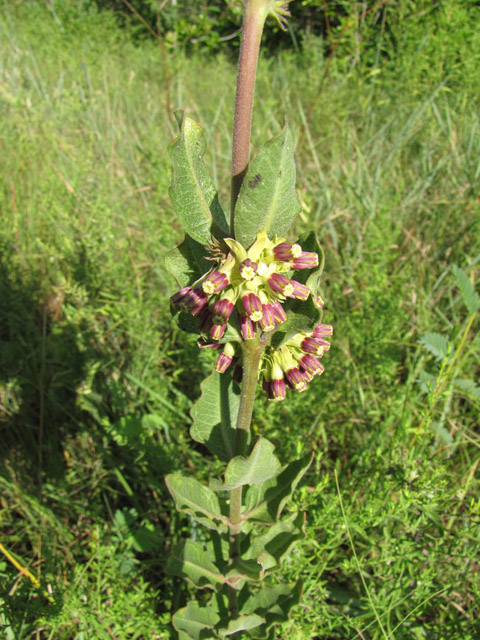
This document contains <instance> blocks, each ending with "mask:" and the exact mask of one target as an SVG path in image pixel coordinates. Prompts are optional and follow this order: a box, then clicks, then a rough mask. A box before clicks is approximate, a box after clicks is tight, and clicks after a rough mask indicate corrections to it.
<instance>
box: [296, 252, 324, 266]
mask: <svg viewBox="0 0 480 640" xmlns="http://www.w3.org/2000/svg"><path fill="white" fill-rule="evenodd" d="M292 267H293V268H294V269H313V267H318V255H317V254H316V253H315V252H314V251H302V254H301V256H300V257H299V258H295V259H294V260H293V261H292Z"/></svg>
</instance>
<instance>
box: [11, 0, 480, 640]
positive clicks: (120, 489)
mask: <svg viewBox="0 0 480 640" xmlns="http://www.w3.org/2000/svg"><path fill="white" fill-rule="evenodd" d="M407 4H408V3H406V4H405V6H406V5H407ZM457 5H460V3H455V2H447V3H445V12H444V14H442V16H443V17H442V19H441V20H440V19H437V18H435V20H436V21H434V20H433V18H432V22H431V24H430V26H431V29H430V31H428V30H427V31H426V32H421V31H420V29H418V28H413V27H412V30H411V31H410V32H409V34H408V36H407V34H406V33H405V32H404V31H402V30H401V29H400V27H399V31H398V32H397V35H398V34H401V38H400V39H398V38H397V39H396V40H395V39H394V40H395V43H394V44H395V46H394V44H391V43H390V44H389V41H388V38H387V34H386V33H383V39H380V40H379V41H378V42H377V43H376V48H375V47H374V46H368V47H366V49H365V53H364V54H362V55H360V57H355V56H353V55H352V49H350V48H349V44H348V42H349V41H346V42H345V45H344V48H343V49H339V55H338V57H337V58H334V59H333V61H332V63H331V64H330V66H329V67H328V68H327V66H326V65H327V64H328V63H327V58H326V57H325V54H324V45H323V43H322V42H321V41H320V40H318V39H314V38H310V39H309V38H306V39H305V41H304V42H303V45H302V47H303V49H302V51H303V53H302V54H291V53H283V54H282V55H281V56H278V57H275V58H268V57H267V56H266V57H264V59H263V60H262V62H261V65H260V69H259V77H258V98H257V101H256V106H255V117H254V132H253V145H254V147H255V148H258V147H259V146H260V145H261V144H262V143H263V142H264V141H265V140H266V139H267V138H268V137H270V136H271V135H273V134H275V133H277V132H278V131H279V130H280V129H281V127H282V126H283V123H284V120H285V118H287V119H288V121H289V123H290V126H291V127H292V130H293V131H294V135H295V140H296V155H297V161H298V191H299V195H300V198H301V201H302V205H303V212H302V215H301V217H300V221H299V223H298V225H297V229H296V232H301V231H302V230H303V229H307V228H311V227H315V228H316V229H318V231H319V234H320V237H321V240H322V243H323V246H324V249H325V252H326V270H325V278H324V297H325V299H326V301H327V312H326V321H327V322H331V323H332V324H334V326H335V339H334V340H333V346H332V349H331V351H330V353H329V354H328V360H329V362H328V367H327V368H326V369H327V370H326V373H325V374H324V376H323V377H322V379H321V380H320V381H319V382H317V383H315V384H314V385H311V389H309V391H308V395H307V394H304V395H301V394H299V395H296V396H294V395H292V394H290V397H289V398H288V400H287V401H285V403H282V404H281V405H274V406H272V405H271V404H267V403H266V401H264V400H263V398H262V397H259V399H258V402H259V405H258V410H257V412H256V415H255V418H254V429H255V430H256V431H258V432H268V437H269V438H271V439H273V440H274V441H275V442H276V444H277V451H278V455H279V456H280V458H282V452H284V453H285V455H286V454H287V452H290V451H291V449H292V448H294V449H296V450H297V451H298V452H299V453H300V452H301V451H303V450H310V449H312V448H313V450H314V451H315V452H316V463H315V466H314V469H313V470H312V471H311V472H310V475H309V476H308V478H307V482H306V484H305V486H304V487H303V488H302V489H301V491H300V493H299V497H298V508H299V509H300V508H301V509H306V510H307V512H308V520H307V532H308V537H307V539H306V540H305V542H304V543H303V544H301V545H300V546H299V547H298V548H297V550H296V551H295V552H294V553H293V554H292V555H291V557H290V558H289V562H288V563H287V564H286V567H285V569H284V573H285V575H284V576H283V578H285V579H289V578H292V579H294V578H295V579H298V578H301V579H302V580H303V582H304V585H305V591H304V597H303V600H302V605H301V607H299V608H298V610H297V611H296V613H295V615H294V618H293V619H292V621H291V623H289V624H288V625H286V627H285V628H284V629H282V630H280V631H279V632H278V634H279V635H278V638H284V637H289V638H293V639H295V640H297V639H298V640H300V639H303V638H322V640H324V639H326V638H335V639H340V638H342V639H343V638H345V639H348V640H351V639H352V638H355V637H357V638H369V639H370V638H371V639H372V640H373V639H376V638H395V639H396V640H401V639H403V638H431V639H435V640H442V639H449V640H453V639H456V640H458V639H459V638H461V639H462V640H474V639H475V638H477V637H478V634H479V633H480V629H479V627H478V617H479V613H480V612H479V611H478V602H479V601H480V580H479V575H480V574H479V571H478V562H477V559H476V555H477V546H478V540H479V539H480V526H479V522H480V516H479V487H478V473H477V469H478V464H479V461H480V454H479V449H480V436H479V433H478V410H479V397H478V387H475V384H474V381H475V379H476V378H478V371H479V340H478V321H477V319H475V320H474V322H473V324H472V325H471V330H470V331H469V334H468V339H467V341H466V343H465V344H464V346H463V347H462V351H461V353H460V354H459V357H458V359H457V361H456V367H457V368H456V372H455V375H456V376H457V377H460V378H463V379H470V380H471V381H473V387H472V386H471V387H470V391H469V390H468V389H467V388H466V387H465V388H464V389H463V390H462V389H460V388H459V387H455V386H454V384H453V382H449V384H448V385H447V386H446V389H445V391H444V392H443V393H442V397H441V398H437V399H435V402H434V403H432V401H431V394H432V388H431V387H429V386H428V385H427V386H425V384H423V386H422V384H420V383H421V381H422V379H423V380H425V379H426V378H425V376H424V374H425V375H426V374H428V375H431V376H432V377H433V379H435V378H436V377H438V376H439V375H440V374H441V366H442V363H441V361H439V360H438V359H436V358H435V357H434V355H432V353H431V352H430V351H429V350H428V349H427V348H425V346H424V344H421V343H419V339H420V338H421V337H422V336H424V335H425V334H426V333H427V332H437V333H440V334H443V335H446V336H448V338H449V340H450V343H451V349H452V350H453V351H455V350H456V349H458V348H459V346H460V337H461V332H462V330H463V329H465V327H466V326H467V322H468V311H467V309H466V307H465V304H464V302H463V299H462V296H461V295H460V293H459V289H458V286H457V285H458V283H457V282H456V280H455V278H454V277H453V274H452V271H451V266H452V265H453V264H456V265H458V266H459V267H461V268H462V269H464V270H465V272H466V273H467V274H468V276H469V277H470V279H471V280H472V281H474V280H475V277H476V274H477V273H478V264H479V260H480V242H479V238H480V235H479V221H480V200H479V194H478V184H479V176H480V135H479V132H480V121H479V114H478V110H477V109H476V108H475V104H476V103H475V100H478V86H477V85H476V83H475V82H473V67H472V65H473V62H472V61H475V60H478V58H479V56H480V45H479V42H478V34H477V35H475V34H476V32H475V29H474V28H473V27H472V28H471V29H470V30H469V29H468V28H467V27H468V25H467V26H465V23H464V22H461V18H462V15H464V14H465V15H467V13H468V11H469V10H470V9H469V8H468V7H469V5H468V3H464V4H462V6H461V7H460V6H457ZM402 6H403V5H402ZM462 12H463V13H462ZM466 12H467V13H466ZM409 24H410V25H414V24H415V23H414V21H411V22H409ZM460 24H462V25H463V26H462V30H461V32H460V33H459V34H458V35H457V34H456V32H455V30H453V31H452V29H453V27H455V25H457V26H456V27H455V29H457V30H458V29H459V25H460ZM355 33H357V35H358V37H357V42H358V41H359V40H358V39H360V40H361V38H362V37H365V34H364V32H362V30H361V26H355ZM429 33H430V34H434V36H429V35H428V34H429ZM348 34H349V37H350V35H351V34H352V31H349V32H348ZM394 35H395V34H394ZM433 37H434V38H435V39H436V40H435V41H434V42H433V41H432V38H433ZM432 42H433V44H432ZM365 44H366V45H369V43H368V42H366V43H365ZM432 47H433V49H432ZM435 47H436V48H435ZM435 52H440V53H441V55H440V54H439V55H436V56H433V53H435ZM167 63H168V64H167V69H168V76H165V67H164V64H163V60H162V53H161V49H160V47H159V46H158V43H156V42H153V41H149V40H145V41H141V42H138V41H136V42H135V41H133V40H132V39H131V38H130V34H129V31H128V30H122V29H120V28H119V27H118V26H117V24H116V22H115V20H114V18H113V16H112V15H111V14H109V13H108V12H104V13H101V14H97V13H95V12H91V13H89V11H87V10H83V9H82V7H81V5H80V4H76V3H72V4H70V3H65V4H62V5H61V6H60V5H58V4H55V3H50V4H48V3H45V4H43V3H40V2H38V3H37V2H31V3H20V4H13V3H10V4H7V5H4V6H3V8H2V13H1V24H0V96H1V102H0V117H1V124H2V126H1V132H0V149H1V153H0V167H1V171H0V174H1V178H0V208H1V212H2V222H3V224H2V228H1V231H0V250H1V261H0V267H1V272H2V273H1V276H2V277H1V284H0V288H1V291H0V301H1V302H0V314H1V315H0V318H1V334H0V335H1V342H0V347H1V367H0V430H1V433H0V436H1V440H0V465H1V470H2V475H1V478H0V484H1V496H2V497H1V509H0V526H1V531H2V536H1V538H0V542H1V543H2V545H3V548H4V550H5V552H6V553H7V554H10V556H11V557H13V558H15V559H16V561H17V563H19V564H20V565H21V566H23V567H25V569H27V568H28V570H29V571H30V573H31V575H32V576H33V577H34V578H38V580H39V581H40V588H37V586H35V583H34V582H32V580H31V579H30V578H29V577H28V575H27V574H26V573H25V572H24V573H22V572H20V571H19V570H18V567H17V568H16V567H15V566H14V564H13V563H12V560H11V557H10V558H9V555H6V554H5V553H3V556H2V557H3V560H1V559H0V575H1V580H0V627H2V626H3V633H5V636H6V638H8V640H10V639H13V638H15V640H17V639H19V640H20V639H23V638H27V637H32V634H33V635H34V637H39V638H40V637H42V638H52V639H55V640H57V639H65V640H70V639H72V640H73V639H75V640H77V639H78V640H80V638H112V637H114V638H117V639H118V640H121V639H127V638H128V639H131V638H161V639H163V638H169V637H172V636H171V631H170V627H169V619H170V612H171V611H172V610H175V609H176V608H178V606H180V605H181V603H182V602H183V601H184V600H185V598H186V597H187V593H186V588H185V587H184V586H179V584H177V583H176V582H175V581H174V580H172V578H170V577H168V576H166V575H165V572H164V567H165V557H166V554H167V553H168V551H169V549H170V548H171V546H172V545H173V544H174V543H175V542H176V540H178V538H179V537H181V536H182V530H185V529H189V530H190V535H191V534H192V529H194V527H195V524H194V523H193V521H188V520H185V519H183V518H182V517H181V516H180V515H179V514H176V513H175V511H174V508H173V505H172V504H171V500H170V497H169V496H168V494H167V492H166V490H165V489H164V485H163V476H164V474H165V473H166V472H168V471H170V470H172V469H179V468H182V467H185V466H190V467H192V466H193V467H195V469H196V474H199V475H202V473H205V476H206V475H207V468H206V464H205V451H204V450H201V449H200V447H198V448H194V449H192V442H191V440H190V439H189V435H188V423H189V418H188V410H189V407H190V406H191V404H192V402H193V401H194V400H195V398H196V397H197V395H198V385H199V382H200V380H201V379H202V377H203V375H204V374H205V372H206V371H207V370H208V369H209V367H210V366H211V359H210V355H209V354H205V353H203V352H198V349H197V347H196V345H195V341H194V340H193V338H192V337H189V336H185V335H179V334H178V332H177V329H176V328H175V327H174V325H173V324H172V322H171V320H170V315H169V304H168V297H169V295H170V294H171V293H172V291H173V289H174V283H173V282H172V280H171V278H170V277H169V276H168V275H167V274H166V273H165V271H164V269H163V264H162V260H163V255H164V254H165V252H166V251H167V250H168V249H169V248H170V247H172V246H173V244H174V243H175V242H176V241H179V240H180V235H181V233H180V229H179V228H178V226H177V224H176V222H175V221H174V218H173V216H172V213H171V208H170V204H169V201H168V196H167V190H168V184H169V169H168V165H167V162H166V154H165V148H166V145H167V144H168V142H169V141H170V140H171V139H172V136H173V135H174V130H173V127H172V124H171V117H170V115H169V114H168V105H167V102H168V100H167V85H168V89H169V93H170V95H171V96H172V101H174V103H175V105H176V106H178V107H182V108H187V110H188V112H189V114H190V115H191V116H192V117H194V118H196V119H197V120H198V121H199V122H201V123H202V124H203V125H204V126H205V127H206V131H207V135H208V153H207V162H208V165H209V167H210V169H211V172H212V174H213V175H214V177H215V179H216V181H217V184H218V186H219V190H220V198H221V200H222V201H223V203H224V204H225V206H227V205H226V203H227V202H228V189H229V168H230V135H231V124H232V106H233V99H234V93H233V92H234V87H233V85H234V73H235V68H234V65H233V64H232V63H231V62H230V61H229V59H228V58H227V57H224V58H223V57H217V58H215V59H212V58H208V57H200V56H196V57H193V58H190V59H189V58H186V57H185V56H183V54H182V53H181V52H179V53H178V54H177V55H173V54H172V55H170V57H169V58H168V60H167ZM326 357H327V356H326ZM422 376H423V378H422ZM475 389H477V391H476V392H475ZM438 424H441V425H442V429H438V428H436V426H435V425H438ZM196 447H197V445H196ZM289 455H290V453H289ZM194 533H196V531H194ZM198 535H201V532H200V531H198ZM45 592H47V593H51V597H52V598H53V600H54V602H52V601H51V600H49V599H48V598H47V597H46V596H45ZM35 634H36V635H35Z"/></svg>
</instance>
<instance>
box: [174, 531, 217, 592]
mask: <svg viewBox="0 0 480 640" xmlns="http://www.w3.org/2000/svg"><path fill="white" fill-rule="evenodd" d="M167 570H168V572H169V573H172V574H174V575H176V576H180V577H182V578H185V579H186V580H189V581H190V582H191V583H192V584H193V585H195V586H196V587H198V588H199V589H203V588H205V587H209V588H211V589H215V586H216V585H219V584H223V583H224V582H225V576H224V575H223V574H222V572H221V571H220V569H219V568H218V567H217V566H216V565H215V556H214V554H213V553H212V551H211V549H210V548H205V547H204V546H203V545H202V544H201V543H200V542H195V541H194V540H184V541H183V542H181V543H180V544H179V545H177V546H176V547H175V548H174V549H173V551H172V554H171V556H170V558H169V560H168V565H167Z"/></svg>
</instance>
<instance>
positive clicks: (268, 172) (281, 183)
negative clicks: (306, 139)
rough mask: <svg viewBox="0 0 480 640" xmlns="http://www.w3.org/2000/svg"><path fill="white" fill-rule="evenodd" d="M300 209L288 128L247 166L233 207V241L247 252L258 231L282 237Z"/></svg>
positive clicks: (290, 135) (261, 150)
mask: <svg viewBox="0 0 480 640" xmlns="http://www.w3.org/2000/svg"><path fill="white" fill-rule="evenodd" d="M300 209H301V206H300V202H299V200H298V197H297V192H296V191H295V159H294V157H293V139H292V134H291V133H290V129H289V128H288V127H286V128H285V130H284V131H283V132H282V133H281V134H280V135H279V136H277V137H275V138H273V140H270V141H269V142H267V143H266V144H265V145H264V146H263V147H262V149H260V152H259V154H258V156H257V157H256V158H255V160H253V162H252V163H251V164H250V166H249V168H248V171H247V174H246V176H245V178H244V180H243V183H242V187H241V189H240V193H239V196H238V200H237V204H236V207H235V223H234V226H235V239H236V240H238V242H240V244H242V245H243V246H244V247H245V248H246V249H248V248H249V247H250V246H251V245H252V244H253V243H254V242H255V239H256V237H257V233H258V232H259V231H262V230H265V231H266V232H267V233H268V236H269V237H270V238H273V237H274V236H275V235H277V236H284V235H285V233H286V232H287V231H288V229H289V228H290V227H291V225H292V222H293V220H294V218H295V216H296V215H297V214H298V213H299V212H300Z"/></svg>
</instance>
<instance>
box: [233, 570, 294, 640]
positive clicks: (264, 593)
mask: <svg viewBox="0 0 480 640" xmlns="http://www.w3.org/2000/svg"><path fill="white" fill-rule="evenodd" d="M301 595H302V585H301V584H300V583H299V582H297V583H296V584H279V585H276V586H274V587H266V588H265V589H262V590H261V591H258V592H257V593H256V594H254V595H252V596H250V598H248V600H247V601H246V602H245V604H244V605H243V607H242V608H241V611H240V613H241V614H249V615H251V614H252V613H256V614H257V615H260V616H262V617H263V618H265V625H264V626H262V627H261V629H256V630H255V631H253V632H251V635H252V637H254V638H266V637H267V636H268V630H269V629H270V628H271V627H272V625H274V624H278V623H281V622H285V621H286V620H288V617H289V613H290V609H291V608H292V607H293V606H294V605H296V604H298V602H299V600H300V597H301Z"/></svg>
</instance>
